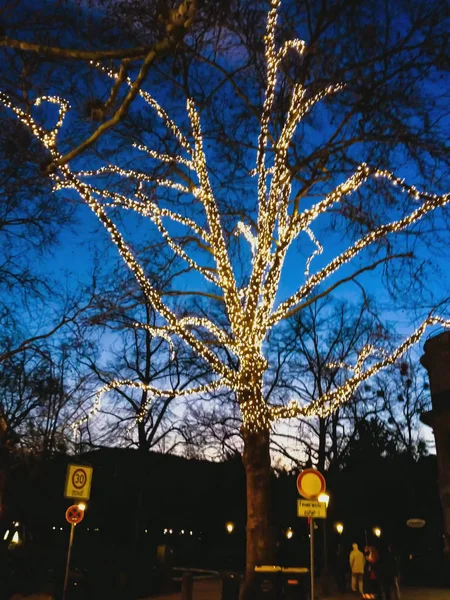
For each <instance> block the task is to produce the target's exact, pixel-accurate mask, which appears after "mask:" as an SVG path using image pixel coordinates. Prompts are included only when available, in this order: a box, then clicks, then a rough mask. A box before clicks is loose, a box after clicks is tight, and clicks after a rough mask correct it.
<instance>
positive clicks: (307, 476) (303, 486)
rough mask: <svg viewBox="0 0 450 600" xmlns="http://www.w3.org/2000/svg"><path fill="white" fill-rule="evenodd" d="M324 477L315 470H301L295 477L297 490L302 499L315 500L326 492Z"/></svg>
mask: <svg viewBox="0 0 450 600" xmlns="http://www.w3.org/2000/svg"><path fill="white" fill-rule="evenodd" d="M326 487H327V484H326V482H325V477H324V476H323V475H322V473H319V471H317V470H316V469H303V471H302V472H301V473H300V475H299V476H298V477H297V489H298V493H299V494H300V496H303V498H308V499H312V498H317V496H320V494H323V492H324V491H325V490H326Z"/></svg>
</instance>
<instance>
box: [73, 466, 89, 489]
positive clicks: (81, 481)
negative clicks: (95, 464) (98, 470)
mask: <svg viewBox="0 0 450 600" xmlns="http://www.w3.org/2000/svg"><path fill="white" fill-rule="evenodd" d="M86 481H87V476H86V471H85V470H84V469H75V471H74V472H73V474H72V485H73V487H74V488H76V489H77V490H81V488H83V487H84V486H85V485H86Z"/></svg>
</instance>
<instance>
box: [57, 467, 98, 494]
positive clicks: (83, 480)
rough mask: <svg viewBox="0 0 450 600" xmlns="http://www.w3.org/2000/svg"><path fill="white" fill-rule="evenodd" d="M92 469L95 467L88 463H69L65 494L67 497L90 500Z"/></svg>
mask: <svg viewBox="0 0 450 600" xmlns="http://www.w3.org/2000/svg"><path fill="white" fill-rule="evenodd" d="M92 471H93V468H92V467H87V466H86V465H68V466H67V476H66V487H65V489H64V496H65V497H66V498H77V499H79V500H89V497H90V495H91V481H92Z"/></svg>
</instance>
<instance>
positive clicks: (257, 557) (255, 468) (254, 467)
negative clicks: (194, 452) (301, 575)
mask: <svg viewBox="0 0 450 600" xmlns="http://www.w3.org/2000/svg"><path fill="white" fill-rule="evenodd" d="M243 436H244V456H243V460H244V467H245V473H246V479H247V528H246V533H247V539H246V576H245V582H244V586H243V588H242V590H241V596H240V600H252V598H254V597H255V593H254V585H255V566H256V565H261V564H273V560H274V544H273V535H272V528H271V524H270V453H269V431H266V430H260V431H257V432H255V433H253V432H249V431H244V434H243Z"/></svg>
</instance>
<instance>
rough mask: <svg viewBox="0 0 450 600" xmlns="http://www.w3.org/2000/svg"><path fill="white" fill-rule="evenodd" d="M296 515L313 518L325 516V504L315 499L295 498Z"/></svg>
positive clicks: (323, 517)
mask: <svg viewBox="0 0 450 600" xmlns="http://www.w3.org/2000/svg"><path fill="white" fill-rule="evenodd" d="M297 516H298V517H311V518H313V519H326V518H327V505H326V504H325V502H317V500H300V499H299V500H297Z"/></svg>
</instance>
